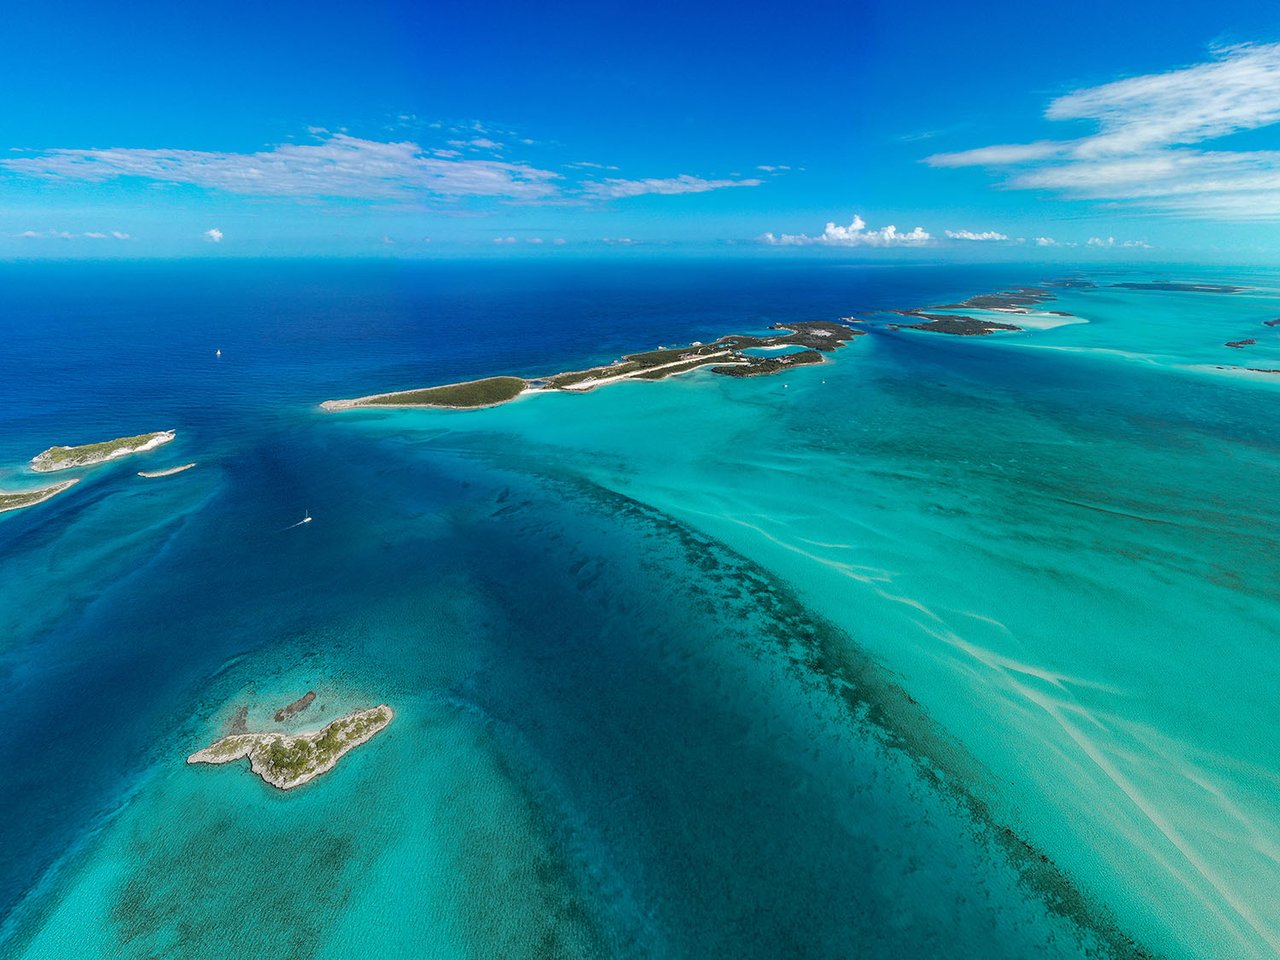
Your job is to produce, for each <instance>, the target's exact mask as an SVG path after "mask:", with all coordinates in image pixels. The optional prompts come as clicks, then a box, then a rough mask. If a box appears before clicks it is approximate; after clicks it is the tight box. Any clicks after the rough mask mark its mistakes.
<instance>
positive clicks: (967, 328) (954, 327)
mask: <svg viewBox="0 0 1280 960" xmlns="http://www.w3.org/2000/svg"><path fill="white" fill-rule="evenodd" d="M900 312H901V313H902V314H904V315H905V316H909V317H919V318H920V319H922V320H923V321H924V323H904V324H902V326H903V327H904V328H905V329H907V330H927V331H929V332H930V333H949V334H951V335H952V336H953V337H985V336H986V335H987V334H989V333H995V332H996V331H997V330H1014V331H1018V330H1021V329H1022V328H1021V327H1017V326H1014V325H1013V324H1012V323H997V322H996V321H994V320H979V319H978V318H977V317H958V316H952V315H951V314H941V313H922V312H920V311H918V310H902V311H900Z"/></svg>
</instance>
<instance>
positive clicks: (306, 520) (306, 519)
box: [299, 510, 311, 523]
mask: <svg viewBox="0 0 1280 960" xmlns="http://www.w3.org/2000/svg"><path fill="white" fill-rule="evenodd" d="M302 513H303V517H302V520H301V521H299V522H301V523H310V522H311V511H310V510H304V511H302Z"/></svg>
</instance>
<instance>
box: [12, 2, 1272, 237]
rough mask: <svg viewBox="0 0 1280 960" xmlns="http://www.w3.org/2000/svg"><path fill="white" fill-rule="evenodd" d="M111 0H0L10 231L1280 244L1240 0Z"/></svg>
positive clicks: (1263, 113)
mask: <svg viewBox="0 0 1280 960" xmlns="http://www.w3.org/2000/svg"><path fill="white" fill-rule="evenodd" d="M110 6H112V5H106V4H101V3H82V2H60V0H50V2H44V3H39V4H35V3H32V4H22V5H17V4H10V5H7V6H6V9H5V12H4V13H3V14H0V58H2V59H0V62H3V63H4V70H5V87H6V89H5V93H4V96H3V103H4V109H3V110H2V111H0V146H2V147H3V151H0V258H12V257H77V256H85V257H103V256H130V257H145V256H200V255H210V256H242V255H250V256H257V255H263V254H279V255H291V256H292V255H344V256H345V255H392V256H451V255H467V256H474V255H495V256H498V255H500V256H535V255H538V256H545V255H566V254H571V253H575V252H576V253H582V252H593V253H600V252H606V251H612V252H620V251H632V250H637V249H645V250H651V251H668V252H674V253H680V252H688V253H699V254H704V253H707V252H713V251H721V252H729V251H731V252H735V253H744V254H750V255H755V256H787V255H794V254H795V253H797V252H808V253H816V252H818V251H831V252H833V253H835V254H840V255H851V254H858V255H867V256H906V255H910V256H921V255H928V256H954V257H1001V256H1007V257H1021V258H1026V257H1034V256H1043V257H1056V258H1062V257H1065V256H1067V255H1070V256H1071V257H1072V258H1075V259H1079V258H1084V257H1107V258H1117V259H1118V258H1143V257H1147V258H1159V259H1169V258H1177V257H1197V256H1199V257H1212V258H1226V259H1232V258H1235V259H1241V260H1274V259H1277V255H1278V254H1280V244H1277V243H1276V242H1275V241H1276V240H1278V239H1280V232H1278V231H1277V221H1280V154H1276V155H1273V152H1275V151H1280V136H1277V130H1280V127H1278V126H1277V124H1280V46H1278V45H1277V41H1280V13H1278V12H1276V11H1274V10H1268V9H1267V7H1268V5H1265V4H1261V3H1258V2H1256V0H1252V2H1249V3H1241V2H1235V0H1220V2H1216V3H1214V4H1204V3H1196V4H1185V3H1184V4H1179V3H1178V2H1177V0H1172V2H1163V3H1146V2H1143V3H1128V4H1115V3H1114V2H1108V3H1094V2H1077V3H1073V4H1071V5H1070V6H1069V7H1068V6H1064V5H1056V4H1055V5H1050V4H1035V3H1025V2H1021V3H1016V4H1015V3H1005V2H997V3H988V4H984V5H981V6H980V7H974V6H972V5H962V4H953V3H941V2H922V0H899V2H887V0H875V2H870V3H830V4H827V3H801V4H795V5H777V4H770V5H763V4H760V5H756V4H750V3H735V4H728V3H692V4H687V5H685V6H682V7H677V6H675V5H672V6H671V7H670V8H669V9H663V8H661V7H659V6H656V5H653V4H645V5H641V4H632V3H626V4H624V3H593V4H577V3H559V4H555V5H549V4H548V5H535V4H529V3H485V4H477V3H474V2H468V3H461V2H452V0H443V2H442V0H433V2H430V3H388V2H379V0H371V2H365V3H362V4H358V5H353V4H325V3H323V2H311V3H307V4H301V3H290V2H277V3H272V4H262V3H254V4H248V3H239V2H232V3H223V4H219V5H217V6H211V5H203V6H200V7H184V6H182V5H175V4H172V3H168V2H167V3H163V4H162V3H151V2H148V0H144V2H138V3H134V4H132V5H131V6H130V7H129V8H128V12H127V13H121V12H120V8H116V9H114V10H112V9H109V7H110ZM1117 7H1123V9H1117ZM1091 241H1092V243H1091Z"/></svg>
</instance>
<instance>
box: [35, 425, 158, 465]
mask: <svg viewBox="0 0 1280 960" xmlns="http://www.w3.org/2000/svg"><path fill="white" fill-rule="evenodd" d="M175 436H177V434H176V433H175V432H174V431H173V430H160V431H158V432H156V433H142V434H139V435H138V436H136V437H121V438H119V439H118V440H106V441H104V442H102V443H86V444H84V445H82V446H79V447H50V448H49V449H48V450H46V451H44V453H41V454H38V455H37V456H35V457H33V458H32V460H31V469H32V470H35V471H37V472H39V473H52V472H53V471H55V470H71V469H74V468H75V467H92V466H96V465H97V464H99V463H106V462H107V461H108V460H116V459H118V458H120V457H127V456H129V455H130V454H134V453H144V452H146V451H147V450H154V449H155V448H156V447H159V446H161V445H162V444H166V443H169V442H170V441H171V440H173V438H174V437H175Z"/></svg>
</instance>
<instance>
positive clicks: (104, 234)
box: [18, 230, 132, 240]
mask: <svg viewBox="0 0 1280 960" xmlns="http://www.w3.org/2000/svg"><path fill="white" fill-rule="evenodd" d="M18 237H20V238H21V239H23V240H43V239H54V240H81V239H83V240H130V239H132V237H130V236H129V234H127V233H125V232H123V231H121V230H110V231H102V230H85V231H84V232H83V233H72V232H71V231H70V230H23V231H22V232H21V233H19V234H18Z"/></svg>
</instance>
